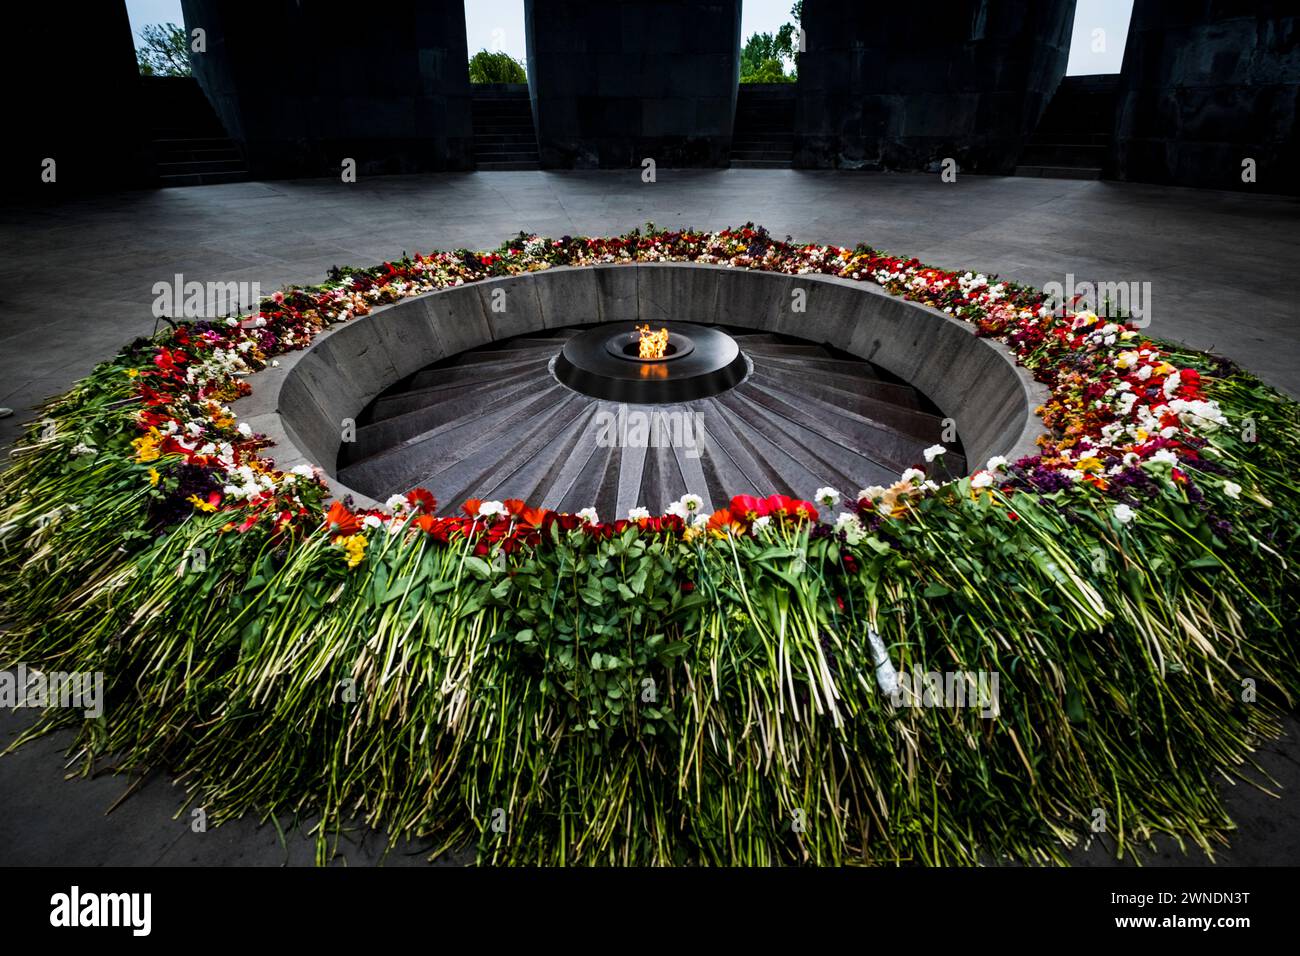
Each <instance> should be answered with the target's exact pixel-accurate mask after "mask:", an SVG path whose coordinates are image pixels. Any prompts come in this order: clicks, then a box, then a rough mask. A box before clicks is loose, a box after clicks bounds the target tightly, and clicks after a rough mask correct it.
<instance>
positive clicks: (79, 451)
mask: <svg viewBox="0 0 1300 956" xmlns="http://www.w3.org/2000/svg"><path fill="white" fill-rule="evenodd" d="M72 454H74V455H98V454H99V449H98V448H92V447H90V446H89V445H87V444H86V443H85V442H77V444H75V445H74V446H73V447H72Z"/></svg>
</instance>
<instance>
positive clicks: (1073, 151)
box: [1020, 143, 1108, 169]
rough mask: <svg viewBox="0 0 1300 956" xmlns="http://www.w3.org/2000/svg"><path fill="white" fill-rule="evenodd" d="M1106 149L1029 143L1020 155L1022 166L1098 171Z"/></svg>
mask: <svg viewBox="0 0 1300 956" xmlns="http://www.w3.org/2000/svg"><path fill="white" fill-rule="evenodd" d="M1107 152H1108V148H1107V147H1106V146H1101V145H1093V146H1080V145H1077V144H1074V143H1030V144H1029V145H1027V146H1026V147H1025V148H1024V150H1023V152H1021V154H1020V165H1022V166H1075V167H1081V168H1087V169H1100V168H1101V167H1102V166H1104V165H1105V163H1106V155H1107Z"/></svg>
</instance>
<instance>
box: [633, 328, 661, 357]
mask: <svg viewBox="0 0 1300 956" xmlns="http://www.w3.org/2000/svg"><path fill="white" fill-rule="evenodd" d="M636 330H637V332H638V333H639V334H640V336H641V341H640V343H639V344H638V345H637V357H638V358H643V359H661V358H663V357H664V352H666V351H667V350H668V330H667V329H660V330H659V331H658V332H653V331H651V329H650V326H649V325H638V326H637V327H636Z"/></svg>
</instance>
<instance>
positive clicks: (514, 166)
mask: <svg viewBox="0 0 1300 956" xmlns="http://www.w3.org/2000/svg"><path fill="white" fill-rule="evenodd" d="M474 165H475V168H476V169H478V171H479V172H482V173H503V172H521V171H524V170H529V169H541V163H540V162H539V161H537V160H533V161H532V162H509V163H498V162H488V163H475V164H474Z"/></svg>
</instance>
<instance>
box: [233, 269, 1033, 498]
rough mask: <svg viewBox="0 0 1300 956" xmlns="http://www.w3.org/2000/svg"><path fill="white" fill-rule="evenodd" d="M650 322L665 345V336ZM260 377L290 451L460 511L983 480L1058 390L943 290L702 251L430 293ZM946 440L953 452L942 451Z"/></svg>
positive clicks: (1028, 433)
mask: <svg viewBox="0 0 1300 956" xmlns="http://www.w3.org/2000/svg"><path fill="white" fill-rule="evenodd" d="M796 292H797V293H799V294H798V295H796V294H795V293H796ZM799 299H801V300H802V302H803V307H802V308H801V309H795V308H792V306H791V303H792V302H794V301H796V300H799ZM638 330H640V331H638ZM642 332H645V333H648V334H649V335H652V336H659V337H662V338H664V339H665V340H664V342H663V351H662V354H660V355H658V356H654V355H649V356H647V355H643V354H642V352H641V334H642ZM258 377H259V379H261V380H262V381H259V382H258V383H257V387H256V388H255V389H254V396H253V398H252V399H249V400H245V401H248V402H250V403H254V402H257V403H260V404H262V406H263V407H262V409H261V410H260V411H261V414H259V409H256V408H244V407H241V408H239V409H238V410H239V412H240V415H241V418H244V419H246V420H249V421H250V422H251V423H252V425H253V427H254V428H255V429H256V430H257V431H259V432H263V433H265V434H267V435H268V436H270V437H271V438H272V439H273V440H275V441H276V443H277V446H278V448H279V451H280V453H281V456H282V457H281V458H280V462H281V467H286V466H292V465H294V464H297V463H299V462H300V461H310V462H315V463H324V467H325V468H326V470H327V472H328V473H329V477H330V481H331V485H332V489H333V491H334V493H335V494H336V495H338V496H340V497H342V496H345V495H351V496H352V498H353V500H354V501H356V502H357V503H359V504H361V505H367V504H369V503H373V502H378V501H383V500H385V499H386V498H388V497H389V496H391V495H393V494H399V493H402V492H405V491H407V490H409V489H410V488H413V487H425V488H428V489H430V490H431V491H433V493H434V494H435V495H436V496H437V498H438V500H439V501H440V502H442V510H444V511H446V512H449V513H450V512H454V511H455V510H456V509H457V508H458V507H459V503H460V502H461V501H464V500H466V499H468V498H482V499H499V500H505V499H512V498H513V499H521V500H527V501H530V502H534V503H536V504H537V505H539V506H541V507H545V508H551V509H556V510H562V511H571V512H576V511H577V510H579V509H583V508H587V507H595V508H596V510H597V512H598V513H600V514H601V515H602V516H609V517H611V518H612V517H619V516H625V515H626V514H627V513H628V512H629V511H630V510H631V509H633V508H639V507H645V508H649V509H651V510H652V511H653V510H655V509H663V508H665V507H666V506H667V505H668V504H669V503H670V502H672V501H674V500H676V499H678V498H680V497H681V495H683V494H685V493H688V492H689V493H692V494H698V495H700V496H701V497H702V498H703V499H704V501H705V504H706V506H708V507H715V506H720V505H722V504H725V503H726V502H727V501H728V500H730V497H731V496H733V495H736V494H757V493H762V494H769V493H771V492H773V491H777V492H779V493H782V494H789V495H792V496H796V497H800V498H804V499H809V498H811V497H812V496H813V494H814V493H815V491H816V490H817V489H818V488H820V487H823V486H832V487H839V488H841V489H843V490H844V491H846V492H849V493H852V492H853V491H855V490H856V489H858V488H860V487H864V486H868V485H872V484H886V485H887V484H890V483H892V482H893V481H895V480H897V477H898V475H899V474H900V473H901V472H902V471H903V470H904V469H906V468H908V467H911V466H914V465H924V466H925V468H926V472H927V474H928V475H929V476H930V477H933V478H935V479H936V480H943V479H945V478H950V477H959V476H960V475H961V474H962V473H964V471H965V469H966V462H967V461H971V462H980V461H983V460H985V459H986V458H988V457H991V456H993V455H1007V456H1013V455H1014V456H1019V455H1024V454H1029V453H1031V452H1032V451H1033V449H1034V439H1035V438H1036V437H1037V435H1038V434H1040V432H1041V425H1040V423H1039V422H1038V420H1037V419H1036V417H1035V416H1034V415H1033V409H1034V408H1035V407H1036V406H1037V405H1038V404H1039V403H1040V402H1041V401H1042V400H1043V395H1044V394H1045V393H1044V390H1043V389H1042V387H1041V386H1039V385H1037V384H1036V383H1034V382H1033V380H1032V378H1031V377H1030V376H1029V374H1028V373H1027V372H1025V371H1024V370H1023V369H1020V368H1018V367H1017V366H1016V365H1015V363H1014V361H1013V359H1012V357H1011V356H1010V354H1009V353H1008V351H1007V350H1006V349H1005V347H1004V346H1002V345H1001V344H1000V343H997V342H994V341H990V340H988V339H982V338H978V337H976V336H975V335H974V334H972V332H971V330H970V328H969V326H967V325H966V324H965V323H963V322H960V321H958V320H956V319H953V318H951V317H949V316H947V315H944V314H943V313H942V312H939V311H938V310H935V309H932V308H929V307H927V306H923V305H919V304H917V303H913V302H907V301H905V300H901V299H898V298H896V297H893V296H890V295H888V294H886V293H884V292H881V291H879V290H877V289H875V288H874V287H871V286H868V285H866V284H863V283H858V282H853V281H851V280H843V279H837V278H834V277H827V276H819V275H808V276H791V275H781V274H772V273H763V272H757V271H745V270H737V269H730V268H725V267H718V266H711V265H701V264H684V263H683V264H677V263H674V264H637V265H618V266H593V267H582V268H567V267H560V268H553V269H547V270H544V271H540V272H535V273H529V274H526V275H520V276H512V277H508V278H502V279H495V280H488V281H484V282H480V283H476V284H474V285H472V286H464V287H453V288H448V289H443V290H440V291H438V292H433V293H429V294H427V295H423V296H418V297H412V298H410V299H405V300H402V301H399V302H397V303H394V304H392V305H389V306H383V307H380V308H376V309H375V310H374V311H373V312H372V313H371V314H370V315H368V316H364V317H361V318H358V319H355V320H353V321H352V322H349V323H347V324H344V325H339V326H335V327H334V328H332V329H331V330H329V331H328V332H325V333H322V334H321V335H319V336H318V337H317V340H316V341H315V342H314V343H313V345H312V347H311V348H310V349H307V350H305V351H303V352H301V353H296V354H291V355H289V356H286V358H285V360H284V361H283V363H282V367H281V368H278V369H272V370H267V371H265V372H262V373H259V376H258ZM272 402H273V403H274V404H273V405H272V404H270V403H272ZM241 404H242V403H241ZM935 444H942V445H943V446H945V448H946V449H947V450H948V454H946V455H945V456H943V458H942V459H940V460H939V461H935V462H932V463H927V462H926V461H925V457H924V455H923V453H924V451H925V450H926V449H927V448H929V447H930V446H933V445H935ZM286 452H288V456H287V457H283V456H285V453H286Z"/></svg>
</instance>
